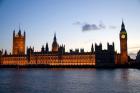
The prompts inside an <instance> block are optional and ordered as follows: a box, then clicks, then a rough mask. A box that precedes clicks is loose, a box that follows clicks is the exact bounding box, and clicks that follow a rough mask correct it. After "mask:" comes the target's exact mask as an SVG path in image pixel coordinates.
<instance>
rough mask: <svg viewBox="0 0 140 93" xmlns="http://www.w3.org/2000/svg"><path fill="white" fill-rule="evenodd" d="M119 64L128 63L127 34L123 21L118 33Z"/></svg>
mask: <svg viewBox="0 0 140 93" xmlns="http://www.w3.org/2000/svg"><path fill="white" fill-rule="evenodd" d="M120 62H121V64H127V63H128V54H127V32H126V29H125V25H124V22H123V21H122V25H121V31H120Z"/></svg>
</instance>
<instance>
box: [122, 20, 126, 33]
mask: <svg viewBox="0 0 140 93" xmlns="http://www.w3.org/2000/svg"><path fill="white" fill-rule="evenodd" d="M122 31H124V32H126V30H125V25H124V21H123V19H122V25H121V32H122Z"/></svg>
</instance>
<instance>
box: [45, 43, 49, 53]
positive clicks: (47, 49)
mask: <svg viewBox="0 0 140 93" xmlns="http://www.w3.org/2000/svg"><path fill="white" fill-rule="evenodd" d="M48 51H49V47H48V43H46V52H48Z"/></svg>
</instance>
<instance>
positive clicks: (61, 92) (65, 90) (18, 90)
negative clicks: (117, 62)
mask: <svg viewBox="0 0 140 93" xmlns="http://www.w3.org/2000/svg"><path fill="white" fill-rule="evenodd" d="M0 93H140V69H46V68H29V69H14V68H7V69H6V68H4V69H0Z"/></svg>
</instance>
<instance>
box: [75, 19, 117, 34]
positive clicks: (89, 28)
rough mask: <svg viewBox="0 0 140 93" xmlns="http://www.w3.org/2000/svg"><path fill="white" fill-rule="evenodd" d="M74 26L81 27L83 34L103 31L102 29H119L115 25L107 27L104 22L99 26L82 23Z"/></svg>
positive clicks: (78, 22)
mask: <svg viewBox="0 0 140 93" xmlns="http://www.w3.org/2000/svg"><path fill="white" fill-rule="evenodd" d="M73 25H80V26H81V29H82V31H83V32H86V31H97V30H102V29H106V28H108V29H116V28H117V27H116V26H114V25H109V26H106V25H105V24H103V22H102V21H101V22H100V23H99V24H94V23H93V24H90V23H82V22H80V21H77V22H75V23H73Z"/></svg>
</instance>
